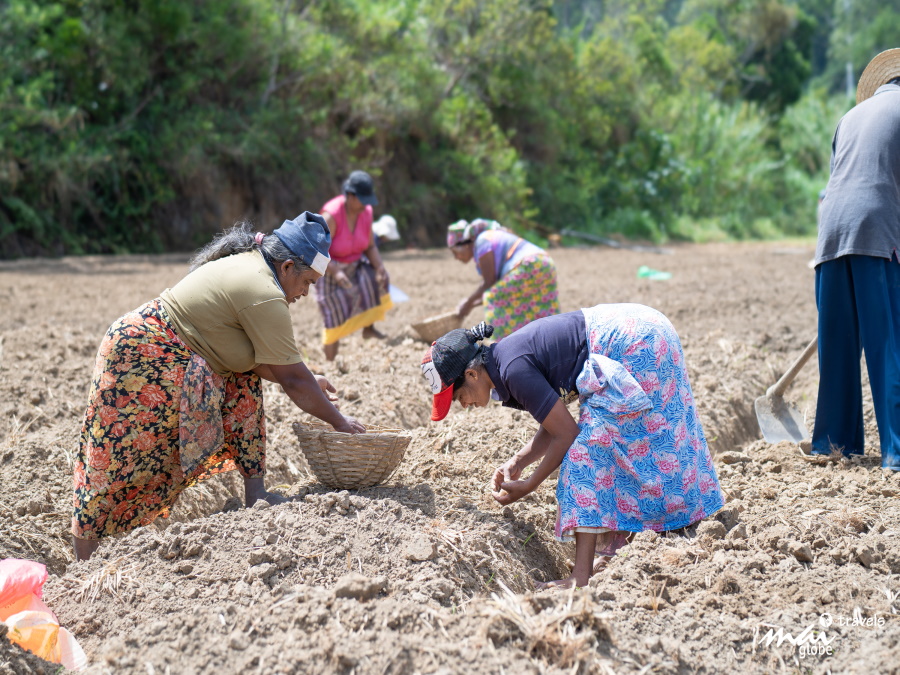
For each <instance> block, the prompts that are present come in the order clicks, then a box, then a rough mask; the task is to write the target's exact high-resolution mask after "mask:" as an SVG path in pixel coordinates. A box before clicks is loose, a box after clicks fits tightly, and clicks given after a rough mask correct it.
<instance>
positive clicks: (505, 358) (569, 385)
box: [485, 310, 588, 424]
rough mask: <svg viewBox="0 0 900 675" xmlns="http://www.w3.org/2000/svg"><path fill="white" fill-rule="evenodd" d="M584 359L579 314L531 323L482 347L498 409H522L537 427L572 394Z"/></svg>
mask: <svg viewBox="0 0 900 675" xmlns="http://www.w3.org/2000/svg"><path fill="white" fill-rule="evenodd" d="M587 357H588V341H587V329H586V327H585V319H584V313H583V312H582V311H581V310H578V311H576V312H567V313H565V314H557V315H556V316H548V317H545V318H543V319H538V320H537V321H532V322H531V323H529V324H528V325H527V326H525V327H524V328H520V329H519V330H517V331H516V332H515V333H513V334H512V335H509V336H508V337H505V338H503V339H502V340H501V341H500V342H496V343H494V344H493V345H491V346H490V347H488V349H487V352H486V353H485V368H486V369H487V372H488V375H489V377H490V378H491V382H493V383H494V391H495V394H496V396H495V397H496V398H497V399H499V400H500V401H501V402H502V403H503V405H504V406H507V407H510V408H517V409H519V410H527V411H528V412H529V413H530V414H531V416H532V417H534V419H536V420H537V421H538V422H539V423H541V424H543V422H544V420H545V419H546V418H547V415H548V414H550V410H551V409H552V408H553V406H554V405H556V402H557V401H558V400H559V399H560V398H562V399H563V400H565V401H569V400H571V399H572V398H574V396H576V395H577V390H576V388H575V380H576V379H577V378H578V375H579V374H580V373H581V369H582V368H584V362H585V361H586V360H587Z"/></svg>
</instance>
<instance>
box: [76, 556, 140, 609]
mask: <svg viewBox="0 0 900 675" xmlns="http://www.w3.org/2000/svg"><path fill="white" fill-rule="evenodd" d="M124 559H125V556H123V557H121V558H118V559H116V560H113V561H112V562H109V563H107V564H106V565H104V566H103V567H101V568H100V569H99V570H97V571H96V572H94V573H92V574H90V575H89V576H88V577H86V578H85V579H82V580H81V582H80V583H81V585H80V588H79V589H78V599H79V600H81V601H84V600H85V599H87V600H88V601H90V602H94V601H95V600H96V599H97V598H98V597H100V595H102V594H103V593H109V594H110V595H112V596H113V597H114V598H116V599H118V598H119V591H120V590H122V589H124V588H126V587H128V586H131V585H133V584H135V583H136V581H135V579H134V577H132V576H131V573H132V572H133V571H134V568H133V567H130V568H126V567H125V566H124V565H122V561H123V560H124Z"/></svg>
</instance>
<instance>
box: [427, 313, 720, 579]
mask: <svg viewBox="0 0 900 675" xmlns="http://www.w3.org/2000/svg"><path fill="white" fill-rule="evenodd" d="M492 332H493V331H492V328H491V326H489V325H487V324H484V323H482V324H480V325H479V326H477V327H475V328H473V329H472V330H463V329H458V330H455V331H451V332H450V333H447V334H446V335H444V336H443V337H441V338H439V339H438V340H437V341H436V342H435V343H434V344H433V345H432V346H431V348H430V349H429V350H428V352H427V353H426V354H425V358H424V359H423V362H422V370H423V373H424V375H425V377H426V379H427V380H428V381H429V383H430V384H431V387H432V393H433V394H434V403H433V409H432V419H433V420H440V419H443V418H444V417H445V416H446V415H447V413H448V411H449V408H450V404H451V403H452V401H454V400H457V401H459V402H460V404H461V405H462V407H464V408H466V407H468V406H470V405H474V406H486V405H487V404H488V403H489V402H490V400H491V399H492V398H493V399H495V400H499V401H501V402H502V403H503V405H504V406H508V407H513V408H518V409H522V410H526V411H528V412H529V413H530V414H531V415H532V416H533V417H534V418H535V419H536V420H537V421H538V422H539V423H540V425H541V426H540V427H539V429H538V431H537V433H536V434H535V436H534V438H533V439H532V440H531V441H529V442H528V443H527V444H526V445H525V446H524V447H523V448H522V449H521V450H519V451H518V452H517V453H516V454H515V455H514V456H513V457H512V458H511V459H510V460H509V461H507V462H506V463H505V464H504V465H503V466H501V467H499V468H498V469H497V470H496V472H495V473H494V478H493V488H494V491H493V496H494V498H495V499H496V500H497V501H498V502H500V503H501V504H510V503H512V502H514V501H517V500H519V499H521V498H522V497H524V496H525V495H527V494H529V493H530V492H533V491H534V490H535V489H536V488H537V487H538V485H540V484H541V483H542V482H543V481H544V479H546V478H547V477H548V476H549V475H550V474H551V473H552V472H553V471H554V470H556V469H557V468H559V480H558V483H557V490H556V496H557V501H558V505H559V508H558V512H557V521H556V531H555V535H556V537H557V539H559V540H561V541H572V540H574V541H575V567H574V570H573V574H572V576H571V577H570V578H568V579H564V580H561V581H558V582H552V584H553V585H558V586H570V585H572V584H575V585H578V586H583V585H585V584H587V582H588V579H589V578H590V576H591V574H592V573H593V570H594V566H595V560H594V554H595V550H597V542H598V536H599V537H600V542H601V546H600V550H601V553H603V554H607V555H612V554H614V553H615V550H616V549H617V548H619V547H621V546H623V545H624V544H625V543H626V542H627V540H628V539H629V537H630V536H631V533H634V532H641V531H643V530H655V531H658V532H661V531H667V530H675V529H679V528H682V527H685V526H687V525H691V524H693V523H696V522H698V521H699V520H702V519H703V518H705V517H707V516H709V515H711V514H713V513H715V512H716V511H718V510H719V509H720V508H722V506H723V503H724V502H723V497H722V493H721V490H720V488H719V481H718V478H717V477H716V471H715V468H714V467H713V463H712V459H711V457H710V454H709V448H708V447H707V444H706V438H705V437H704V435H703V428H702V427H701V425H700V420H699V418H698V417H697V411H696V408H695V407H694V399H693V394H692V393H691V386H690V382H689V381H688V374H687V368H686V367H685V363H684V353H683V351H682V348H681V342H680V340H679V339H678V335H677V333H676V332H675V329H674V327H673V326H672V324H671V323H670V322H669V320H668V319H667V318H666V317H665V316H663V315H662V314H661V313H660V312H658V311H656V310H655V309H652V308H650V307H645V306H643V305H635V304H612V305H598V306H596V307H591V308H588V309H582V310H579V311H576V312H568V313H566V314H560V315H557V316H552V317H546V318H542V319H538V320H537V321H534V322H532V323H530V324H528V325H527V326H525V327H524V328H522V329H520V330H518V331H516V332H515V333H513V334H512V335H510V336H509V337H507V338H505V339H504V340H502V341H500V342H497V343H494V344H492V345H490V346H483V345H481V344H480V341H481V340H483V339H484V338H487V337H490V336H491V334H492ZM576 398H577V400H578V401H579V403H580V412H579V416H578V420H577V422H576V420H574V419H573V418H572V416H571V415H570V414H569V412H568V409H567V408H566V403H568V402H570V401H574V400H575V399H576ZM535 462H539V463H538V465H537V467H536V468H535V469H534V471H533V472H532V473H531V475H530V476H529V477H528V478H527V479H522V478H521V475H522V471H523V469H525V467H527V466H528V465H530V464H533V463H535Z"/></svg>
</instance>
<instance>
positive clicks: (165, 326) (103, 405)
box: [72, 212, 365, 559]
mask: <svg viewBox="0 0 900 675" xmlns="http://www.w3.org/2000/svg"><path fill="white" fill-rule="evenodd" d="M330 243H331V236H330V234H329V232H328V226H327V224H326V223H325V221H324V220H323V219H322V217H321V216H319V215H317V214H313V213H309V212H305V213H303V214H301V215H300V216H298V217H297V218H295V219H294V220H289V221H285V222H284V224H283V225H282V226H281V227H279V228H278V229H277V230H275V232H274V233H273V234H272V235H268V236H266V235H263V234H262V233H255V234H254V233H253V230H252V229H251V226H250V225H249V224H247V223H244V224H240V225H237V226H235V227H234V228H232V229H231V230H228V231H226V232H224V233H222V234H221V235H219V236H218V237H217V238H216V239H215V240H214V241H213V242H212V243H210V244H209V245H207V246H206V247H205V248H203V249H202V250H201V251H200V252H199V253H198V254H197V255H196V256H195V257H194V259H193V261H192V263H193V264H192V268H191V272H190V273H189V274H188V275H187V276H186V277H185V278H184V279H182V280H181V281H180V282H179V283H178V284H176V285H175V287H174V288H171V289H167V290H165V291H164V292H163V293H162V294H161V295H160V297H158V298H156V299H155V300H152V301H151V302H148V303H146V304H145V305H143V306H141V307H139V308H137V309H136V310H134V311H132V312H129V313H128V314H126V315H125V316H123V317H121V318H120V319H119V320H118V321H116V322H115V323H114V324H113V325H112V326H111V327H110V329H109V330H108V331H107V333H106V336H105V337H104V339H103V342H102V343H101V345H100V349H99V352H98V355H97V362H96V365H95V368H94V375H93V378H92V381H91V389H90V394H89V401H88V407H87V411H86V413H85V419H84V426H83V428H82V432H81V441H80V443H79V447H78V450H77V453H76V457H75V468H74V487H75V509H74V515H73V519H72V534H73V537H74V547H75V556H76V558H78V559H86V558H88V557H90V555H91V554H92V553H93V551H94V550H96V548H97V546H98V545H99V542H100V539H101V538H103V537H106V536H109V535H112V534H117V533H120V532H128V531H129V530H131V529H133V528H135V527H138V526H141V525H147V524H149V523H151V522H153V520H154V519H155V518H156V517H157V516H160V515H162V516H166V515H168V512H169V509H170V508H171V506H172V505H173V504H174V502H175V501H176V499H177V498H178V495H179V494H180V493H181V492H182V491H183V490H184V489H185V488H186V487H188V486H190V485H194V484H195V483H198V482H199V481H201V480H204V479H205V478H208V477H210V476H212V475H215V474H217V473H221V472H223V471H229V470H231V469H237V470H238V471H240V472H241V475H242V476H243V478H244V497H245V503H246V504H247V506H250V505H252V504H253V503H254V502H256V500H257V499H265V500H266V501H268V502H270V503H279V502H281V501H285V498H284V497H280V496H279V495H275V494H273V493H270V492H267V491H266V490H265V487H264V485H263V475H264V473H265V439H266V433H265V416H264V413H263V404H262V384H261V379H267V380H271V381H273V382H277V383H278V384H280V385H281V386H282V388H283V389H284V391H285V392H286V393H287V395H288V396H289V397H290V398H291V400H292V401H293V402H294V403H295V404H296V405H297V406H298V407H299V408H301V409H302V410H305V411H306V412H308V413H310V414H312V415H314V416H316V417H318V418H319V419H322V420H323V421H325V422H328V423H329V424H331V425H332V426H333V427H334V428H335V430H337V431H343V432H348V433H361V432H364V431H365V429H364V428H363V427H362V425H360V424H359V423H358V422H356V420H354V419H353V418H350V417H344V416H343V415H342V414H341V413H340V412H338V410H337V409H336V408H335V407H334V405H333V404H332V402H331V401H333V400H334V398H333V397H331V396H329V394H328V393H327V392H329V391H330V392H333V391H334V387H332V386H331V384H329V382H328V381H327V380H326V379H325V378H324V377H317V376H314V375H313V374H312V373H311V372H310V371H309V369H308V368H307V367H306V366H305V365H304V364H303V362H302V359H301V356H300V353H299V351H298V350H297V346H296V344H295V343H294V335H293V329H292V326H291V317H290V312H289V309H288V305H289V304H290V303H293V302H295V301H296V300H297V299H298V298H302V297H305V296H306V295H307V293H308V291H309V287H310V286H311V285H313V284H315V283H316V281H317V280H318V279H319V278H321V276H322V274H323V273H324V271H325V269H326V267H327V265H328V260H329V258H328V248H329V245H330Z"/></svg>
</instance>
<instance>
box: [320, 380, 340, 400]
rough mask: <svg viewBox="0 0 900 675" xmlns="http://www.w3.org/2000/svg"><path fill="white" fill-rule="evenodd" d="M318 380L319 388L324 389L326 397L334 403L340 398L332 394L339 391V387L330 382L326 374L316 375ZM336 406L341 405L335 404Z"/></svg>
mask: <svg viewBox="0 0 900 675" xmlns="http://www.w3.org/2000/svg"><path fill="white" fill-rule="evenodd" d="M316 382H318V383H319V389H321V390H322V393H323V394H325V398H327V399H328V400H329V401H331V402H332V403H334V402H335V401H337V400H338V397H337V396H333V395H332V394H334V393H336V392H337V389H335V388H334V385H333V384H331V382H329V381H328V380H327V379H326V378H325V376H324V375H316ZM334 407H335V408H339V407H340V406H339V405H337V404H335V406H334Z"/></svg>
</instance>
